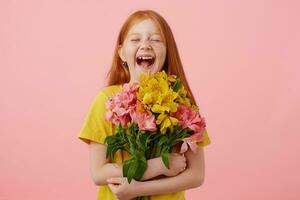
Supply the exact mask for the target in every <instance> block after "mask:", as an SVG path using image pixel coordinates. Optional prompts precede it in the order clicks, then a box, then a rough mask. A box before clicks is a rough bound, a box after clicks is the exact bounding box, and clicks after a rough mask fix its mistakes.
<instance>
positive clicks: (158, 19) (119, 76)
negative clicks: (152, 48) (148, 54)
mask: <svg viewBox="0 0 300 200" xmlns="http://www.w3.org/2000/svg"><path fill="white" fill-rule="evenodd" d="M145 19H151V20H153V22H154V23H155V24H156V25H157V26H158V28H159V30H160V32H161V35H162V37H163V42H164V43H165V45H166V59H165V63H164V65H163V67H162V70H164V71H165V72H166V73H167V74H168V75H171V74H172V75H176V76H177V77H178V78H180V80H181V82H182V84H183V86H184V87H185V89H186V90H187V96H188V97H189V98H190V99H191V103H193V104H195V105H197V103H196V100H195V98H194V95H193V93H192V91H191V89H190V87H189V84H188V81H187V79H186V76H185V73H184V70H183V67H182V63H181V60H180V56H179V53H178V49H177V45H176V42H175V39H174V36H173V33H172V31H171V28H170V26H169V25H168V23H167V22H166V20H165V19H164V18H163V17H162V16H161V15H159V14H158V13H156V12H155V11H153V10H139V11H136V12H134V13H133V14H131V15H130V16H129V17H128V18H127V20H126V21H125V23H124V24H123V26H122V28H121V30H120V33H119V35H118V39H117V43H116V46H115V50H114V56H113V60H112V65H111V68H110V70H109V72H108V74H107V76H106V78H107V77H109V79H108V83H107V86H111V85H119V84H124V83H128V82H129V81H130V73H129V69H128V66H127V65H126V66H123V65H122V60H121V58H120V57H119V54H118V49H119V46H120V45H122V44H123V42H124V40H125V37H126V35H127V33H128V31H129V30H130V28H131V27H132V26H133V25H135V24H136V23H138V22H140V21H143V20H145Z"/></svg>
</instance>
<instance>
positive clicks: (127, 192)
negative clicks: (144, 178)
mask: <svg viewBox="0 0 300 200" xmlns="http://www.w3.org/2000/svg"><path fill="white" fill-rule="evenodd" d="M106 181H107V182H108V187H109V188H110V189H111V191H112V192H113V193H114V194H115V196H116V197H117V199H118V200H129V199H133V198H135V197H136V195H135V191H136V189H137V188H136V185H138V183H139V182H138V181H136V180H134V179H132V180H131V182H130V184H129V183H128V180H127V177H113V178H109V179H107V180H106Z"/></svg>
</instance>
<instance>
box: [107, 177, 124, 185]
mask: <svg viewBox="0 0 300 200" xmlns="http://www.w3.org/2000/svg"><path fill="white" fill-rule="evenodd" d="M106 181H107V182H108V183H114V184H120V183H122V177H112V178H109V179H107V180H106Z"/></svg>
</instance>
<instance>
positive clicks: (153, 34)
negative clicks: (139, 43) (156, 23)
mask: <svg viewBox="0 0 300 200" xmlns="http://www.w3.org/2000/svg"><path fill="white" fill-rule="evenodd" d="M129 35H140V33H130V34H129ZM150 35H160V33H157V32H155V33H151V34H150Z"/></svg>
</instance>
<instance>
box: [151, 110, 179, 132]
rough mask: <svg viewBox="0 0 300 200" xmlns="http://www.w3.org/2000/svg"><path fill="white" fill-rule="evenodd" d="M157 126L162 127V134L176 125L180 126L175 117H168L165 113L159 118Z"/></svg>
mask: <svg viewBox="0 0 300 200" xmlns="http://www.w3.org/2000/svg"><path fill="white" fill-rule="evenodd" d="M156 124H157V125H159V124H160V125H161V126H160V132H161V133H162V134H165V133H166V131H167V128H168V127H171V126H174V125H176V124H178V120H177V119H176V118H174V117H170V116H168V115H166V114H165V113H161V114H160V115H159V116H158V117H157V120H156Z"/></svg>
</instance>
